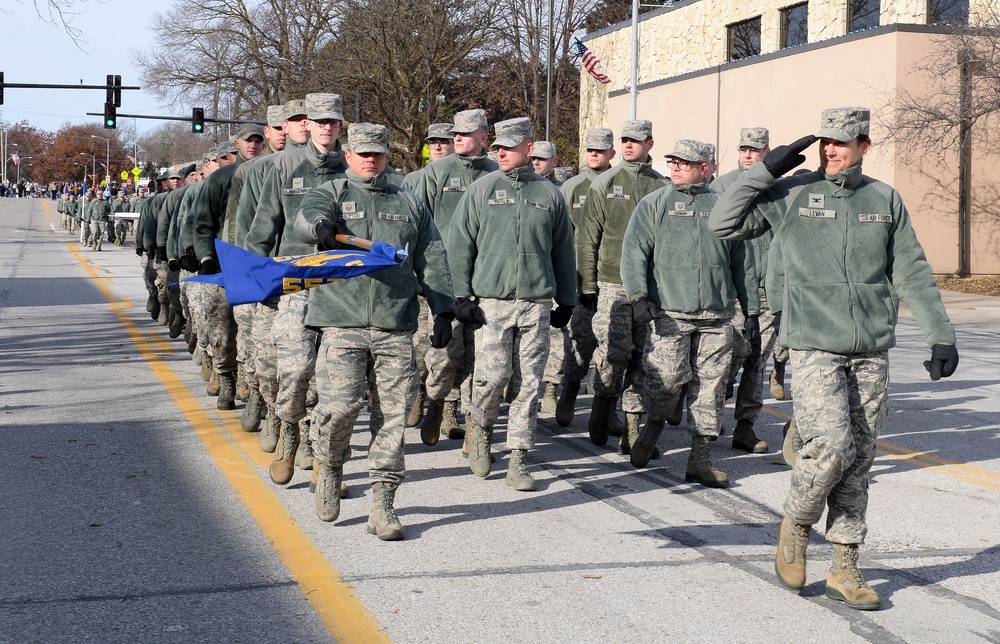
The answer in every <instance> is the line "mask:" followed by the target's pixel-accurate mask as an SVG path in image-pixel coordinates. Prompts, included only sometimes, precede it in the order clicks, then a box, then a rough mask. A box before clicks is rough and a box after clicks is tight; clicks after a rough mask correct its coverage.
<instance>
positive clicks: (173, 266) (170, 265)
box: [167, 259, 181, 271]
mask: <svg viewBox="0 0 1000 644" xmlns="http://www.w3.org/2000/svg"><path fill="white" fill-rule="evenodd" d="M180 269H181V263H180V262H178V261H177V260H176V259H168V260H167V270H168V271H179V270H180Z"/></svg>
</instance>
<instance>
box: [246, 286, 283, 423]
mask: <svg viewBox="0 0 1000 644" xmlns="http://www.w3.org/2000/svg"><path fill="white" fill-rule="evenodd" d="M277 315H278V309H277V306H276V305H269V304H265V303H264V302H261V303H259V304H258V305H257V311H256V313H255V316H256V317H255V318H254V321H253V327H252V331H253V344H254V377H255V378H256V379H257V387H258V389H260V395H261V396H263V397H264V401H265V402H266V403H267V404H268V405H269V406H271V407H274V405H275V403H276V402H277V400H278V347H276V346H274V343H273V342H272V341H271V331H272V329H273V328H274V318H275V316H277Z"/></svg>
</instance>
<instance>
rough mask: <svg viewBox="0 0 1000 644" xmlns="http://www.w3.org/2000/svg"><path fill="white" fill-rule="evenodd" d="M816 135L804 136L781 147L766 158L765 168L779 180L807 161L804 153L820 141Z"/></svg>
mask: <svg viewBox="0 0 1000 644" xmlns="http://www.w3.org/2000/svg"><path fill="white" fill-rule="evenodd" d="M818 140H819V139H818V138H816V137H815V136H814V135H812V134H810V135H809V136H804V137H802V138H801V139H799V140H798V141H796V142H794V143H789V144H788V145H779V146H778V147H776V148H774V149H773V150H771V151H770V152H768V153H767V156H766V157H764V161H763V163H764V167H765V168H767V171H768V172H770V173H771V176H772V177H774V178H775V179H777V178H778V177H780V176H781V175H783V174H785V173H786V172H788V171H789V170H791V169H792V168H796V167H798V166H800V165H802V164H803V163H805V161H806V155H804V154H802V151H803V150H805V149H806V148H808V147H809V146H810V145H812V144H813V143H815V142H816V141H818Z"/></svg>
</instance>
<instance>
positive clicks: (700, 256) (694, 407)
mask: <svg viewBox="0 0 1000 644" xmlns="http://www.w3.org/2000/svg"><path fill="white" fill-rule="evenodd" d="M710 155H711V152H710V151H709V150H708V148H707V147H706V146H705V144H704V143H701V142H699V141H694V140H691V139H682V140H680V141H678V142H677V144H676V145H675V146H674V151H673V152H672V153H671V154H670V155H668V158H669V159H670V181H671V183H670V185H668V186H666V187H663V188H661V189H659V190H657V191H656V192H654V193H652V194H650V195H648V196H647V197H645V198H644V199H643V200H642V201H640V202H639V205H638V206H636V209H635V212H633V213H632V218H631V220H630V221H629V224H628V228H627V229H626V231H625V238H624V247H625V248H628V249H629V252H627V253H625V254H623V255H622V283H623V285H624V287H625V292H626V294H627V295H628V298H629V301H630V302H631V303H632V310H633V314H632V315H633V319H634V320H635V322H637V323H639V324H644V325H647V326H648V327H650V329H651V332H650V333H649V340H648V343H647V344H646V346H645V349H644V352H643V363H644V367H645V369H644V372H645V385H644V389H643V399H644V402H645V405H646V410H647V411H648V412H649V418H648V420H647V421H646V425H645V427H643V429H642V432H641V433H639V434H638V435H634V434H632V431H631V427H630V428H629V432H628V442H629V443H631V445H627V443H626V439H625V437H624V436H623V438H622V447H623V448H624V447H626V446H628V448H629V449H627V450H626V451H629V452H630V453H631V459H630V460H631V461H632V464H633V465H635V466H636V467H644V466H645V465H646V463H647V462H648V461H649V458H650V456H651V455H652V453H653V448H654V447H655V446H656V440H657V439H658V438H659V436H660V433H661V432H662V431H663V425H664V423H665V422H666V419H667V417H668V416H670V415H671V414H672V413H673V410H674V409H675V408H676V406H677V400H678V398H679V397H680V396H682V395H686V396H687V407H688V427H689V429H690V430H691V434H692V435H693V438H692V441H691V453H690V456H689V457H688V463H687V472H686V473H685V476H684V478H685V480H687V481H692V482H697V483H701V484H702V485H705V486H708V487H727V486H728V485H729V477H727V476H726V473H725V472H722V471H720V470H718V469H716V468H714V467H713V466H712V462H711V460H710V457H709V446H710V444H711V441H712V440H713V439H714V438H715V437H717V436H718V435H719V430H720V428H721V427H722V410H723V407H724V406H725V403H726V396H725V393H726V380H727V378H728V376H729V364H730V362H731V359H732V351H733V330H732V325H731V323H730V320H731V319H732V317H733V301H734V300H738V301H739V304H740V307H741V308H742V310H743V311H744V312H745V313H746V315H747V316H748V317H749V316H754V317H755V316H756V315H757V314H758V313H759V307H760V305H759V302H758V299H757V274H756V272H755V271H753V270H750V271H747V270H746V245H745V244H744V243H742V242H740V241H722V240H720V239H719V238H717V237H715V235H713V234H712V233H711V231H710V230H709V229H708V213H709V212H711V210H712V206H714V205H715V202H716V200H717V199H718V195H717V194H716V193H714V192H712V191H711V190H710V189H709V188H708V184H707V183H706V181H705V178H706V176H707V175H708V171H709V162H710V161H711V156H710ZM750 266H751V269H752V260H751V262H750Z"/></svg>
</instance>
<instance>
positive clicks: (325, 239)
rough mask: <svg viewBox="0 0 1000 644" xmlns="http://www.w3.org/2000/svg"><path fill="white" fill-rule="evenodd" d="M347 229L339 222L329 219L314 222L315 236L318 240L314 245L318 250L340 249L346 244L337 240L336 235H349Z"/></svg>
mask: <svg viewBox="0 0 1000 644" xmlns="http://www.w3.org/2000/svg"><path fill="white" fill-rule="evenodd" d="M350 234H351V231H349V230H348V229H347V228H346V227H345V226H344V225H343V224H341V223H339V222H333V221H330V220H329V219H324V220H322V221H320V222H319V223H318V224H316V238H317V239H318V240H319V242H318V243H317V244H316V247H317V248H319V250H340V249H341V248H345V247H346V246H347V245H346V244H341V243H340V242H339V241H337V235H350Z"/></svg>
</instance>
